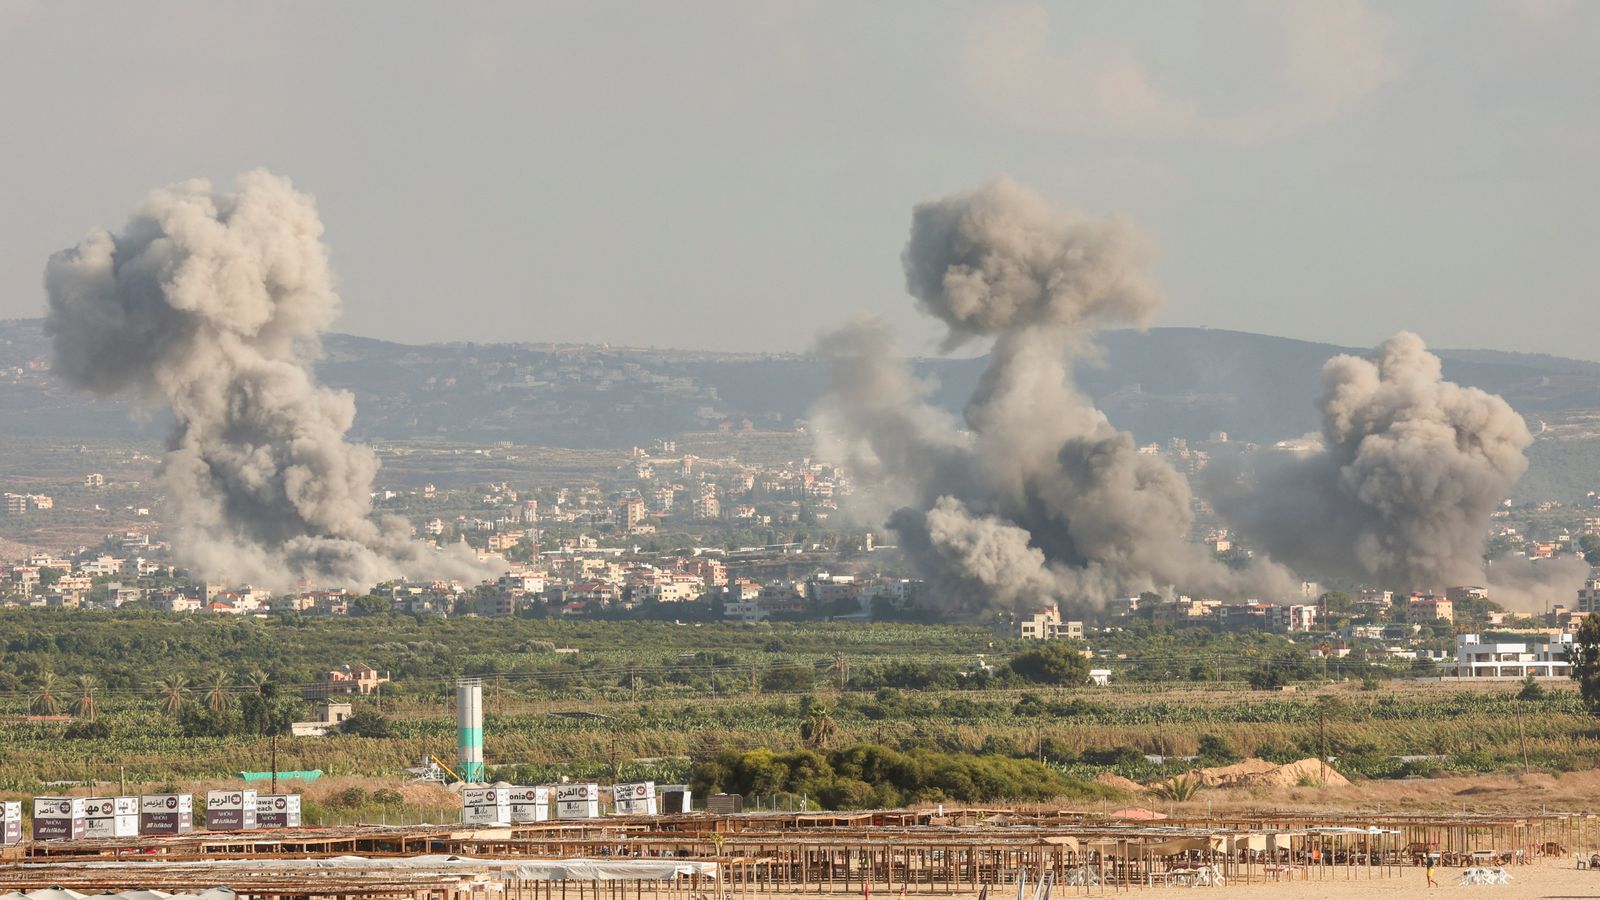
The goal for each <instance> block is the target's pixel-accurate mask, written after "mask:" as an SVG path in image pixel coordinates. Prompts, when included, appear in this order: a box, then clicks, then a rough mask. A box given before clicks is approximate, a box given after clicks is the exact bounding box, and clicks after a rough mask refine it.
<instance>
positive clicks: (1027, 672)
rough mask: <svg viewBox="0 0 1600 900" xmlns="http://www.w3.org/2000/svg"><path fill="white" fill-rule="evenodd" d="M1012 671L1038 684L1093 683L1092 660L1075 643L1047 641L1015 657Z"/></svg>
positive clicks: (1012, 662) (1012, 658) (1012, 659)
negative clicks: (1090, 673)
mask: <svg viewBox="0 0 1600 900" xmlns="http://www.w3.org/2000/svg"><path fill="white" fill-rule="evenodd" d="M1011 671H1013V672H1015V673H1017V674H1018V675H1020V676H1022V678H1023V680H1025V681H1031V682H1033V683H1034V684H1054V685H1073V684H1083V683H1084V682H1086V681H1088V680H1089V660H1088V659H1086V658H1085V657H1084V655H1083V654H1082V653H1080V652H1078V649H1077V648H1076V647H1075V646H1073V645H1072V644H1069V643H1066V642H1064V641H1047V642H1045V643H1044V644H1042V645H1040V646H1038V647H1032V648H1030V649H1027V650H1024V651H1022V652H1021V653H1018V654H1017V655H1016V656H1013V657H1011Z"/></svg>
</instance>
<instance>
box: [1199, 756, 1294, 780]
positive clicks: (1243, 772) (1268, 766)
mask: <svg viewBox="0 0 1600 900" xmlns="http://www.w3.org/2000/svg"><path fill="white" fill-rule="evenodd" d="M1276 768H1277V766H1275V765H1273V764H1272V763H1269V762H1267V761H1266V760H1264V759H1256V758H1255V757H1253V756H1252V757H1250V758H1249V759H1245V760H1241V761H1240V762H1236V763H1234V764H1233V765H1231V766H1215V767H1213V768H1210V769H1195V770H1194V771H1193V772H1190V773H1189V775H1190V776H1192V777H1195V778H1198V779H1200V783H1201V784H1203V785H1205V786H1206V787H1233V786H1234V785H1236V784H1238V783H1239V782H1240V780H1241V779H1243V778H1248V777H1250V776H1252V775H1260V774H1262V773H1264V772H1271V771H1272V770H1273V769H1276Z"/></svg>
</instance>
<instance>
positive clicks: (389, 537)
mask: <svg viewBox="0 0 1600 900" xmlns="http://www.w3.org/2000/svg"><path fill="white" fill-rule="evenodd" d="M45 288H46V291H47V293H48V296H49V303H50V310H49V316H48V318H47V320H46V328H47V330H48V331H49V333H50V334H51V335H52V336H53V338H54V345H55V360H54V370H55V372H56V374H57V375H59V376H60V377H62V378H63V379H65V380H66V381H67V382H68V383H70V384H72V385H75V386H77V387H80V388H85V389H88V390H90V391H94V392H96V393H99V394H112V393H117V392H120V391H129V392H132V393H134V394H136V395H137V396H138V398H139V399H140V401H141V402H143V403H146V404H165V405H167V406H169V407H171V409H172V413H173V416H174V418H175V420H176V424H175V426H174V430H173V433H172V436H171V438H170V443H169V446H168V451H167V454H166V457H165V459H164V461H163V463H162V466H161V473H160V477H161V480H162V483H163V486H164V488H165V490H166V496H167V500H168V504H169V509H168V512H167V516H166V521H167V527H168V529H169V531H170V532H171V533H172V544H173V550H174V552H175V554H176V555H177V556H178V557H179V559H180V561H181V562H183V563H184V564H185V565H187V566H188V567H190V568H191V569H192V570H193V571H195V572H196V573H197V574H199V575H202V576H204V577H207V578H227V579H233V580H237V581H243V582H249V583H251V584H255V585H259V586H264V587H268V588H272V589H282V588H286V587H289V586H291V585H294V584H296V583H300V582H303V581H309V582H314V583H317V584H319V585H332V584H340V585H348V586H355V587H367V586H370V585H372V584H374V583H376V582H378V581H382V580H385V579H388V578H393V577H398V576H405V577H413V578H415V577H430V576H431V577H474V578H475V577H476V576H477V575H480V574H482V573H481V571H479V570H478V567H477V564H476V563H475V561H472V560H469V559H467V558H465V557H464V556H458V555H455V554H442V553H439V552H436V551H435V550H434V549H433V548H431V547H428V546H426V545H423V544H421V543H419V542H416V541H414V540H412V539H411V537H410V528H409V526H408V524H407V523H406V522H405V521H404V520H402V519H399V518H395V517H385V518H381V519H375V518H374V517H373V516H372V509H371V496H370V494H371V489H372V479H373V476H374V474H375V473H376V472H377V468H378V462H377V458H376V457H375V456H374V455H373V453H372V452H371V451H370V450H369V449H367V448H366V447H361V446H356V445H353V444H349V443H346V442H345V439H344V436H345V432H346V431H348V430H349V428H350V425H351V422H352V421H353V420H354V418H355V401H354V398H353V397H352V396H351V395H350V394H349V393H346V392H344V391H335V390H330V389H328V388H326V387H323V386H321V385H319V384H317V383H316V379H315V377H314V376H313V374H312V371H311V361H312V360H313V359H314V358H315V357H316V355H317V354H318V353H319V352H320V345H319V341H318V335H319V333H320V332H321V331H322V330H323V329H324V328H326V327H327V326H328V325H329V324H330V323H331V322H332V321H333V319H334V317H335V315H336V314H337V312H338V303H339V300H338V296H337V295H336V294H335V293H334V290H333V279H332V274H331V272H330V271H329V267H328V256H327V251H326V248H325V247H324V245H323V243H322V222H321V221H320V220H319V218H318V216H317V211H316V207H315V206H314V205H313V202H312V199H311V198H310V197H309V196H307V195H305V194H302V193H299V192H297V191H295V190H294V188H293V186H292V185H290V183H289V182H288V180H286V179H283V178H279V177H277V176H274V175H272V174H270V173H267V172H264V171H254V172H250V173H247V174H245V175H243V176H242V177H240V179H239V183H238V191H237V193H232V194H229V193H221V192H218V191H214V190H213V189H212V187H211V185H210V184H209V183H208V182H206V181H202V180H195V181H187V182H184V183H182V184H178V185H174V186H173V187H170V188H166V189H164V190H159V191H156V192H154V193H152V194H151V195H150V196H149V198H148V199H146V200H145V201H144V203H143V204H142V205H140V206H139V207H138V208H137V209H136V210H135V211H134V213H133V216H132V218H131V219H130V220H129V222H128V224H127V225H126V226H125V227H124V228H123V230H122V231H121V232H120V233H117V234H111V233H109V232H106V231H95V232H93V233H91V234H90V235H89V236H88V237H86V238H85V239H84V240H83V241H82V242H81V243H80V244H78V246H76V247H74V248H72V249H70V250H64V251H61V252H60V253H57V254H55V255H54V256H52V257H51V259H50V262H49V265H48V267H47V269H46V272H45Z"/></svg>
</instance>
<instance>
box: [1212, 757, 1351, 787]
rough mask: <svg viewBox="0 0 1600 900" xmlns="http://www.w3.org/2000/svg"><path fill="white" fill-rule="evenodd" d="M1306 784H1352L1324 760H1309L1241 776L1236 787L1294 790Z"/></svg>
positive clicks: (1328, 785)
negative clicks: (1293, 788)
mask: <svg viewBox="0 0 1600 900" xmlns="http://www.w3.org/2000/svg"><path fill="white" fill-rule="evenodd" d="M1306 783H1312V784H1320V785H1322V786H1323V787H1345V786H1348V785H1349V784H1350V779H1348V778H1346V777H1344V776H1343V775H1340V774H1339V772H1338V771H1337V770H1336V769H1334V767H1333V766H1330V765H1327V764H1325V763H1323V762H1322V760H1320V759H1316V758H1308V759H1302V760H1300V761H1299V762H1292V763H1289V764H1287V765H1282V766H1277V767H1275V768H1272V769H1270V770H1268V771H1265V772H1258V773H1255V774H1253V775H1244V776H1241V777H1240V778H1239V779H1238V781H1236V782H1234V785H1235V786H1237V787H1271V788H1292V787H1299V786H1300V785H1302V784H1306Z"/></svg>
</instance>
